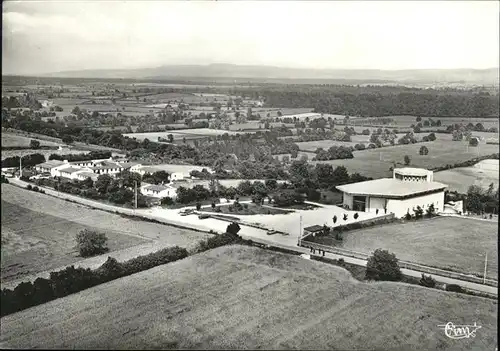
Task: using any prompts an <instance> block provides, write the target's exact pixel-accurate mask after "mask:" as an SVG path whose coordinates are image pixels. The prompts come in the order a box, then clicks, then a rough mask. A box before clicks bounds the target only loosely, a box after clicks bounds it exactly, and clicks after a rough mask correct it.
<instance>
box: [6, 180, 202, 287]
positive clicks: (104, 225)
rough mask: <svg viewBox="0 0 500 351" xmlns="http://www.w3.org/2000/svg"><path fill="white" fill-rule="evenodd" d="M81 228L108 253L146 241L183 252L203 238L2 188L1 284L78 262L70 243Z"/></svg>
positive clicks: (191, 233)
mask: <svg viewBox="0 0 500 351" xmlns="http://www.w3.org/2000/svg"><path fill="white" fill-rule="evenodd" d="M27 223H28V224H27ZM85 228H92V229H95V230H98V231H102V232H104V233H106V235H107V236H108V240H109V247H110V249H111V250H120V249H124V248H127V247H133V246H136V245H139V244H142V243H146V242H150V241H155V242H167V243H168V244H170V245H179V246H183V247H187V246H189V245H192V244H195V243H196V242H198V241H199V240H200V239H203V238H205V237H206V235H205V234H203V233H199V232H195V231H192V230H186V229H179V228H174V227H169V226H165V225H161V224H156V223H149V222H144V221H134V220H131V219H126V218H123V217H121V216H119V215H116V214H110V213H107V212H103V211H98V210H92V209H89V208H87V207H85V206H81V205H77V204H74V203H70V202H66V201H63V200H61V199H57V198H53V197H50V196H48V195H44V194H39V193H35V192H31V191H28V190H24V189H20V188H17V187H15V186H12V185H7V184H2V271H1V272H2V276H1V278H2V281H7V280H11V279H19V278H21V277H22V276H24V275H27V274H31V273H35V272H40V271H44V270H49V269H52V268H59V267H61V266H63V265H67V264H71V263H73V262H76V261H79V260H81V259H82V258H81V257H79V256H78V254H77V252H76V251H75V249H74V245H75V242H74V238H75V235H76V234H77V233H78V232H79V231H80V230H82V229H85Z"/></svg>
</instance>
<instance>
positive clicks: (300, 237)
mask: <svg viewBox="0 0 500 351" xmlns="http://www.w3.org/2000/svg"><path fill="white" fill-rule="evenodd" d="M301 239H302V215H300V222H299V246H300V245H301V244H302V243H301Z"/></svg>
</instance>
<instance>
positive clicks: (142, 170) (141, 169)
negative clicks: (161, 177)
mask: <svg viewBox="0 0 500 351" xmlns="http://www.w3.org/2000/svg"><path fill="white" fill-rule="evenodd" d="M159 171H163V169H161V168H158V167H154V166H143V165H135V166H132V167H130V172H135V173H139V174H140V175H141V176H143V175H145V174H146V173H149V174H153V173H155V172H159Z"/></svg>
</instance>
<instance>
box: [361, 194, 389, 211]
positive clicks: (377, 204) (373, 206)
mask: <svg viewBox="0 0 500 351" xmlns="http://www.w3.org/2000/svg"><path fill="white" fill-rule="evenodd" d="M385 201H386V200H385V198H382V197H369V200H368V201H367V203H366V211H365V212H376V211H377V208H378V210H379V213H383V212H384V207H385Z"/></svg>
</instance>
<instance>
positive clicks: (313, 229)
mask: <svg viewBox="0 0 500 351" xmlns="http://www.w3.org/2000/svg"><path fill="white" fill-rule="evenodd" d="M322 231H323V226H322V225H317V224H315V225H312V226H310V227H306V228H304V234H303V235H302V238H305V237H307V236H309V235H312V236H316V234H317V233H321V232H322Z"/></svg>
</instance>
